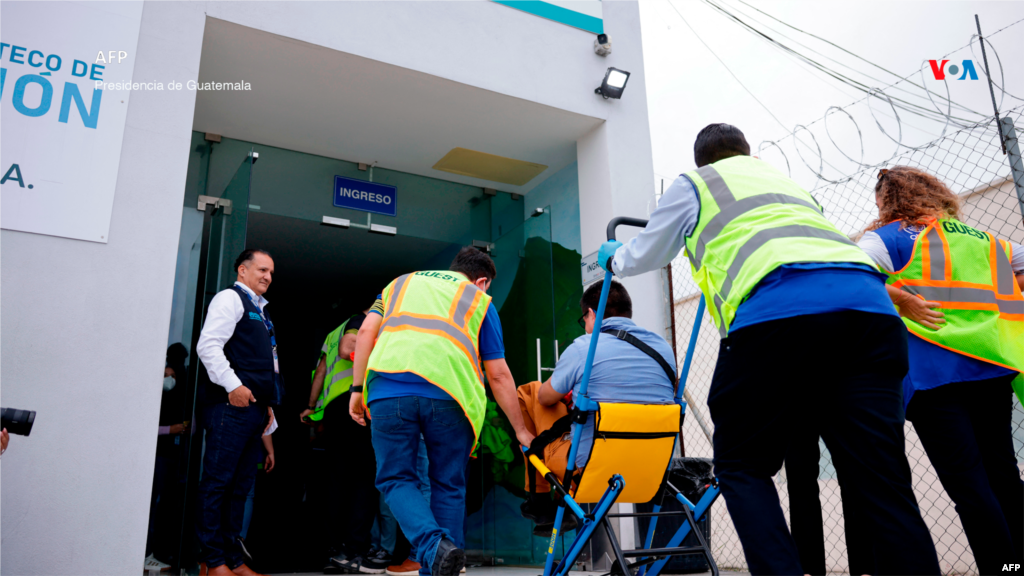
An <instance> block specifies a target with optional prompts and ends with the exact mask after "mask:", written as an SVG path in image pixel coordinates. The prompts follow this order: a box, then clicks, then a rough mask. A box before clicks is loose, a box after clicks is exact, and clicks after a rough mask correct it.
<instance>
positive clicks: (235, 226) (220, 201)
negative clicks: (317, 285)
mask: <svg viewBox="0 0 1024 576" xmlns="http://www.w3.org/2000/svg"><path fill="white" fill-rule="evenodd" d="M257 158H258V156H257V155H256V154H255V153H254V152H253V151H252V150H250V151H249V154H248V156H246V157H245V158H243V159H242V160H241V164H240V165H239V166H238V168H237V170H235V173H234V175H233V176H232V178H231V179H230V180H229V181H228V182H227V184H226V185H225V186H224V187H223V189H221V190H220V191H219V192H218V193H216V194H212V195H205V196H200V197H199V202H200V206H201V208H202V209H203V231H202V233H201V234H200V241H201V244H200V250H199V267H198V274H197V277H196V278H195V286H196V287H197V288H196V292H197V294H196V298H195V309H194V311H193V321H192V335H191V336H192V340H191V346H190V347H189V350H190V351H192V355H191V358H190V362H189V367H188V379H187V386H188V388H187V396H186V398H187V399H186V407H185V410H186V414H187V415H188V418H189V421H190V424H191V426H190V432H191V433H190V434H186V435H184V436H183V441H182V443H181V465H180V467H181V470H180V474H179V475H180V478H181V479H182V482H183V484H184V485H183V486H182V491H183V499H182V501H181V503H182V505H181V509H180V514H181V516H180V526H181V530H180V531H179V538H178V558H179V559H180V562H179V563H180V567H181V568H182V569H184V570H185V571H187V572H188V573H189V574H192V573H198V564H197V561H196V551H197V550H196V541H195V496H196V490H197V488H198V486H199V479H200V475H201V474H202V455H203V448H204V440H203V426H202V422H201V421H199V419H198V418H197V416H201V414H202V402H203V400H202V391H201V390H198V389H197V382H198V376H199V359H198V357H197V355H196V354H195V352H194V351H195V349H196V346H197V344H198V342H199V333H200V331H201V330H202V326H203V320H204V319H205V317H206V309H207V307H208V306H209V305H210V301H211V300H212V299H213V297H214V296H215V295H216V294H217V292H219V291H221V290H224V289H225V288H228V287H230V286H231V285H232V284H233V283H234V282H235V278H236V276H237V275H236V273H235V271H234V270H233V265H234V262H235V259H236V258H237V257H238V255H239V254H240V253H241V252H242V250H244V249H245V233H246V227H247V224H248V214H249V191H250V188H251V184H252V172H253V164H254V163H255V161H256V159H257ZM190 280H192V279H190Z"/></svg>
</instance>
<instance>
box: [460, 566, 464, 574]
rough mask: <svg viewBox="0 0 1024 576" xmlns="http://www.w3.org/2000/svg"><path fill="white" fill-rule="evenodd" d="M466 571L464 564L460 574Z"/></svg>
mask: <svg viewBox="0 0 1024 576" xmlns="http://www.w3.org/2000/svg"><path fill="white" fill-rule="evenodd" d="M465 573H466V567H465V566H463V567H462V570H459V574H465Z"/></svg>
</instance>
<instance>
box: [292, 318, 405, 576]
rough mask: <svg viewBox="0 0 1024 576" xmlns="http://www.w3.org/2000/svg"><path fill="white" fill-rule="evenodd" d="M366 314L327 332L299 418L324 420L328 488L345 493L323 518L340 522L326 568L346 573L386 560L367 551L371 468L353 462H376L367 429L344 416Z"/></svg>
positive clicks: (379, 570) (372, 507) (373, 498)
mask: <svg viewBox="0 0 1024 576" xmlns="http://www.w3.org/2000/svg"><path fill="white" fill-rule="evenodd" d="M365 317H366V315H365V314H364V313H359V314H356V315H355V316H352V317H351V318H349V319H348V320H346V321H345V322H344V323H343V324H342V325H341V326H338V327H337V328H335V329H334V330H333V331H331V333H330V334H328V335H327V338H326V339H325V340H324V346H323V349H322V350H321V353H320V360H319V362H318V363H317V368H316V371H315V372H314V373H313V386H312V388H311V389H310V392H309V406H308V407H307V408H306V409H305V410H303V411H302V412H301V413H300V414H299V418H300V419H301V420H302V421H303V422H305V423H307V424H313V423H315V422H317V421H321V420H322V421H323V423H324V446H325V447H326V449H327V457H328V462H329V464H328V466H329V467H330V471H331V474H330V477H331V482H332V485H331V490H332V493H336V494H344V497H343V498H337V499H334V500H332V501H331V502H329V503H328V506H329V507H328V509H327V512H328V514H327V517H328V518H331V519H332V520H333V521H334V522H338V523H339V524H340V526H339V527H338V528H339V529H338V530H336V531H335V532H334V533H335V534H336V535H337V537H338V541H336V542H330V543H329V544H330V545H331V551H330V552H329V554H328V556H329V559H328V560H327V562H326V564H325V565H324V569H325V570H329V571H336V570H341V571H342V572H346V573H350V574H360V573H361V574H383V573H384V571H385V570H386V569H387V566H388V564H389V562H387V561H381V560H380V559H378V558H375V557H374V555H373V554H372V553H371V552H370V540H371V538H370V532H371V530H372V528H373V520H374V517H376V515H377V510H378V508H379V502H380V500H379V498H380V495H379V492H378V491H377V488H376V487H375V486H374V485H373V468H372V467H368V466H352V462H370V463H373V462H374V459H375V456H374V453H373V445H372V444H371V442H370V431H369V430H367V429H366V428H364V427H362V426H358V425H356V423H355V422H353V421H352V419H351V418H350V417H349V416H348V398H349V387H350V386H351V384H352V360H351V359H350V356H351V354H352V353H353V352H355V348H356V334H357V333H358V332H359V327H360V326H361V325H362V323H363V320H364V319H365Z"/></svg>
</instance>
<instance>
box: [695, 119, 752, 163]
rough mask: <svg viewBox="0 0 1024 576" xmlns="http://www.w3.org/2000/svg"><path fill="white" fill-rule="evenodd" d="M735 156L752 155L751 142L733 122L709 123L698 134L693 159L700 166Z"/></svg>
mask: <svg viewBox="0 0 1024 576" xmlns="http://www.w3.org/2000/svg"><path fill="white" fill-rule="evenodd" d="M733 156H750V144H747V139H746V138H745V137H744V136H743V132H740V129H739V128H737V127H735V126H733V125H732V124H708V125H707V126H705V127H704V129H703V130H701V131H700V132H699V133H698V134H697V140H696V141H695V142H694V143H693V160H694V161H695V162H697V167H698V168H700V167H701V166H707V165H708V164H714V163H715V162H718V161H719V160H724V159H726V158H731V157H733Z"/></svg>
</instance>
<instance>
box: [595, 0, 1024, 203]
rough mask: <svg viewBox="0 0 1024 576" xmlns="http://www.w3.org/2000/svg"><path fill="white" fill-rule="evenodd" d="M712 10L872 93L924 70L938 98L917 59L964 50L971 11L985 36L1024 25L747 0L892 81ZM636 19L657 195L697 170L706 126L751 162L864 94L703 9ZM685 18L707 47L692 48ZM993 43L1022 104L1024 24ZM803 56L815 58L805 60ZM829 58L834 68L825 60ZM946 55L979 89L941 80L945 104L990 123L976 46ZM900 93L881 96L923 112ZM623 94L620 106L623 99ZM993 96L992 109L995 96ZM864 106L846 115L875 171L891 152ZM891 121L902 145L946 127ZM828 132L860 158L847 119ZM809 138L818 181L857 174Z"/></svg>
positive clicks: (1006, 11) (808, 177) (932, 11)
mask: <svg viewBox="0 0 1024 576" xmlns="http://www.w3.org/2000/svg"><path fill="white" fill-rule="evenodd" d="M712 1H714V2H716V3H717V4H719V5H721V6H723V7H724V8H726V9H727V10H729V11H730V12H732V13H734V14H736V15H737V16H739V17H740V18H742V19H744V20H747V21H748V22H750V23H751V24H753V25H754V26H756V27H758V28H759V29H761V30H763V31H764V32H765V33H767V34H769V35H771V36H773V37H774V38H776V39H778V40H779V41H780V42H782V43H785V44H787V45H788V46H790V47H792V48H793V49H795V50H798V51H800V52H802V53H805V54H807V55H809V56H811V57H813V58H815V59H816V60H818V61H819V62H821V63H823V64H825V65H827V66H828V67H830V68H832V69H834V70H837V71H841V72H843V73H845V74H847V75H849V76H852V77H854V78H856V79H858V80H860V81H862V82H863V83H865V84H867V85H869V86H871V87H876V86H877V87H886V86H888V85H890V84H892V83H893V82H896V81H897V80H899V77H900V76H905V75H908V74H912V73H913V74H914V76H913V77H912V78H911V80H912V81H913V82H914V83H917V84H920V83H921V82H922V80H921V76H920V75H919V74H918V73H917V72H916V70H918V69H919V68H920V67H921V66H922V64H924V66H925V69H924V73H925V76H924V81H925V82H926V83H927V84H926V85H927V86H928V87H929V88H931V89H933V90H935V91H936V92H939V93H940V94H943V95H945V93H946V92H945V91H946V87H945V85H944V84H943V82H941V81H937V80H935V79H934V77H933V76H932V74H931V72H930V68H928V67H927V66H928V65H927V63H925V62H924V61H925V60H928V59H939V58H941V57H942V56H943V55H945V54H948V53H950V52H953V51H954V50H957V49H958V48H961V47H962V46H965V45H967V44H968V42H970V40H971V35H972V34H975V33H976V28H975V23H974V15H975V14H978V15H979V16H980V18H981V25H982V31H983V32H984V33H985V34H986V35H988V34H991V33H994V32H996V31H997V30H999V29H1000V28H1003V27H1004V26H1007V25H1009V24H1011V23H1013V22H1016V21H1018V20H1022V19H1024V2H1019V1H1017V2H1013V1H1007V2H823V1H815V2H811V1H804V2H793V1H758V2H756V3H755V2H753V1H751V0H748V2H750V4H754V5H755V6H756V7H757V8H759V9H760V10H762V11H763V12H765V13H767V14H769V15H771V16H773V17H775V18H778V19H779V20H781V21H782V22H785V23H786V24H789V25H792V26H794V27H796V28H799V29H802V30H804V31H807V32H810V33H813V34H816V35H818V36H821V37H823V38H825V39H827V40H829V41H831V42H834V43H835V44H837V45H839V46H841V47H843V48H845V49H847V50H849V51H850V52H853V53H854V54H856V55H858V56H860V57H862V58H864V59H865V60H868V61H870V62H871V63H874V64H877V65H879V66H881V67H883V68H886V69H888V70H891V71H893V72H895V73H896V74H897V75H893V74H889V73H887V72H884V71H882V70H879V69H878V68H874V67H873V66H871V64H869V63H868V62H864V61H862V60H858V59H857V58H855V57H854V56H851V55H849V54H845V53H843V52H841V51H840V50H837V49H836V48H834V47H831V46H829V45H827V44H826V43H824V42H822V41H820V40H817V39H814V38H812V37H810V36H808V35H805V34H802V33H801V32H798V31H796V30H794V29H792V28H788V27H787V26H786V25H785V24H781V23H779V22H778V21H775V20H772V19H771V18H770V17H769V16H767V15H765V14H763V13H760V12H758V11H756V10H755V9H753V8H751V7H750V6H748V5H745V4H744V3H743V2H741V1H740V0H712ZM673 7H674V8H675V9H673ZM676 10H678V12H679V13H681V14H682V17H680V14H678V13H677V12H676ZM640 16H641V26H642V32H643V49H644V60H645V70H646V75H647V95H648V106H649V115H650V122H651V139H652V143H653V149H654V171H655V173H656V177H655V185H656V186H658V184H659V179H660V178H665V180H666V183H665V186H666V187H667V186H668V184H669V182H670V181H671V179H672V178H674V177H675V176H677V175H678V174H679V173H681V172H683V171H686V170H690V169H692V168H693V167H694V164H693V140H694V137H695V136H696V134H697V132H698V131H699V130H700V129H701V128H703V127H704V126H705V125H707V124H709V123H712V122H728V123H730V124H734V125H736V126H738V127H740V129H742V130H743V131H744V133H745V134H746V136H747V140H748V141H749V142H750V144H751V147H752V148H753V149H754V153H755V154H756V153H757V152H756V149H757V147H758V145H759V144H760V143H761V142H762V141H764V140H779V139H781V138H784V137H786V136H787V134H788V133H789V132H790V131H792V130H793V127H794V126H796V125H798V124H803V125H809V124H811V123H812V122H814V121H815V120H819V119H820V118H821V117H822V116H823V115H824V113H825V112H826V110H827V109H828V108H829V106H846V105H848V104H850V103H852V102H854V101H855V100H860V99H862V98H863V97H864V96H865V94H864V93H863V92H859V91H858V90H856V89H855V88H853V87H850V86H846V85H843V84H841V83H840V82H839V81H837V80H834V79H832V78H829V77H828V76H826V75H825V74H824V73H822V72H818V71H814V70H813V69H812V68H811V67H810V66H809V65H807V64H805V63H802V62H799V61H798V60H797V59H795V58H794V57H792V56H789V55H787V54H785V53H784V52H782V51H780V50H778V49H777V48H775V47H773V46H771V45H770V44H768V43H767V42H765V41H764V40H762V39H760V38H758V37H756V36H755V35H753V34H752V33H750V32H748V31H747V30H746V29H744V28H743V27H741V26H740V25H739V24H737V23H735V22H733V21H731V20H729V19H728V18H727V17H726V16H724V15H722V14H721V13H720V12H718V11H716V10H715V9H713V8H712V7H711V6H709V5H708V4H707V3H705V2H704V1H701V0H672V1H671V2H670V1H669V0H643V1H642V2H641V3H640ZM683 18H685V20H686V22H688V23H689V25H690V26H692V27H693V29H694V30H695V31H696V34H698V35H699V36H700V38H701V39H703V41H704V42H706V43H707V45H708V47H705V46H704V45H703V44H702V43H701V41H700V40H698V38H697V36H696V35H695V33H694V31H693V30H691V29H690V28H689V27H687V24H686V23H684V20H683ZM770 28H771V29H774V31H773V30H771V29H770ZM783 36H785V37H783ZM786 37H788V38H786ZM612 41H613V42H614V38H613V39H612ZM991 42H992V44H993V45H994V47H995V49H996V51H997V52H998V54H999V56H1000V57H1001V58H1002V63H1003V69H1004V71H1005V72H1006V75H1007V78H1006V84H1005V86H1006V90H1007V91H1008V92H1010V93H1012V94H1015V95H1017V96H1020V97H1021V98H1024V61H1021V57H1022V55H1024V22H1020V23H1019V24H1016V25H1014V26H1012V27H1010V28H1008V29H1006V30H1004V31H1002V32H999V33H998V34H994V35H993V36H992V38H991ZM798 43H800V44H804V45H806V47H804V46H800V45H799V44H798ZM709 47H710V50H709ZM810 49H814V50H816V51H818V52H820V53H822V54H823V55H824V56H822V55H819V54H814V53H813V52H812V51H811V50H810ZM712 51H714V54H717V55H718V57H719V58H721V59H722V60H723V61H724V63H725V66H728V67H729V68H730V69H731V70H732V72H733V73H734V74H735V75H736V76H737V77H738V79H739V81H740V82H742V83H743V84H744V85H746V87H747V88H748V89H749V90H750V91H751V92H753V94H754V95H755V96H756V97H757V99H759V100H760V101H761V102H762V103H763V104H764V106H765V107H767V108H768V109H769V110H771V112H772V113H774V115H775V116H777V117H778V119H779V120H780V121H781V125H780V123H779V122H777V121H776V120H775V119H773V118H772V117H771V116H770V115H769V114H768V112H766V111H765V108H764V107H762V106H761V105H760V104H758V103H757V101H755V99H754V98H753V97H752V96H751V95H750V94H748V93H747V92H746V91H745V90H744V89H743V88H742V87H741V86H740V84H739V83H738V82H737V80H736V79H734V78H733V77H732V76H731V75H730V73H729V72H728V71H727V70H726V68H725V66H723V64H722V63H721V62H719V61H718V60H717V59H716V58H715V56H714V55H713V54H712ZM826 56H827V57H828V58H832V59H834V60H835V61H831V60H828V59H827V58H826ZM988 57H989V64H990V66H991V67H992V69H993V75H994V77H995V78H996V80H997V81H998V79H999V73H998V69H997V64H996V61H995V56H994V55H993V54H992V53H991V52H990V53H989V54H988ZM947 58H948V59H950V60H951V63H955V64H958V65H961V61H962V60H964V59H972V60H974V61H975V65H976V67H977V70H978V74H979V80H978V81H969V80H964V81H956V80H953V81H950V82H948V86H949V90H950V94H951V98H952V100H954V101H955V102H957V103H959V104H962V105H963V106H966V107H967V108H970V109H972V110H974V111H977V112H980V113H981V114H985V115H991V114H992V101H991V97H990V96H989V92H988V85H987V83H986V82H985V76H984V71H983V64H982V57H981V52H980V49H979V45H978V43H977V41H975V42H974V55H973V56H972V55H971V50H970V48H963V49H961V50H958V51H956V52H954V53H953V54H952V55H950V56H947ZM836 61H837V62H838V63H837V62H836ZM843 65H845V66H848V67H849V68H846V67H844V66H843ZM851 69H852V70H851ZM855 71H856V72H855ZM865 74H868V75H870V76H872V77H874V78H875V79H870V78H868V77H867V76H865ZM899 87H901V88H907V89H909V90H911V91H912V92H914V94H907V93H904V92H900V91H899V90H897V89H888V90H887V91H886V92H887V93H888V94H890V95H891V96H901V97H904V98H908V99H911V100H913V101H915V102H917V103H919V104H921V105H923V106H931V104H930V103H929V102H928V100H926V99H924V98H925V93H924V91H922V90H920V89H918V88H915V87H913V86H911V85H910V84H909V82H903V83H901V84H900V85H899ZM625 97H627V98H628V97H629V95H628V91H627V93H626V95H625ZM996 97H997V101H998V99H999V98H1000V95H999V92H998V91H997V94H996ZM871 100H872V101H871V102H870V104H871V107H872V109H873V110H874V111H875V112H876V114H877V115H878V119H879V121H881V123H882V125H883V126H884V127H885V128H886V130H888V131H891V133H892V134H893V135H895V134H896V133H897V130H898V127H897V124H896V121H895V120H894V119H893V118H892V111H891V109H889V107H888V104H886V103H885V102H884V101H882V100H880V99H875V98H873V99H871ZM936 101H937V103H939V104H940V106H942V104H943V102H941V101H940V100H938V99H936ZM867 105H868V104H867V103H865V102H862V103H860V104H856V105H854V106H851V107H849V108H847V109H846V110H847V111H848V112H850V114H851V115H852V116H853V117H854V118H855V119H856V120H857V122H858V124H859V126H860V129H861V131H862V134H863V138H864V148H865V151H864V152H865V154H864V157H865V163H869V162H878V161H882V160H885V159H886V158H888V157H890V156H891V155H892V154H893V152H894V151H895V150H896V144H895V143H894V142H893V141H891V140H889V139H887V138H886V137H885V136H884V135H883V134H882V133H881V132H880V131H879V130H878V128H877V127H876V126H875V124H874V120H873V119H872V117H871V115H870V113H871V111H870V110H869V109H868V107H867ZM1021 105H1024V100H1019V99H1014V98H1011V97H1010V96H1006V97H1005V98H1004V99H1003V103H1002V109H1010V108H1014V107H1018V106H1021ZM943 109H944V107H943ZM958 114H960V115H961V116H963V117H967V118H971V119H979V118H980V116H978V115H975V114H971V113H968V112H963V111H961V112H958ZM900 118H901V120H903V132H904V141H905V142H907V143H908V144H910V145H918V144H922V143H924V142H927V141H930V140H932V139H934V138H935V137H937V136H938V135H939V133H940V132H941V131H942V128H943V124H942V123H941V122H935V121H932V120H928V119H925V118H921V117H919V116H914V115H910V114H906V113H903V112H902V111H900ZM828 129H829V130H830V131H831V133H832V135H833V137H834V138H835V140H836V141H837V143H838V144H839V145H840V146H842V148H843V150H844V151H845V152H846V154H848V155H850V156H852V157H854V158H855V159H858V160H859V159H860V144H859V140H858V138H857V135H856V130H855V129H854V127H853V123H852V122H850V120H849V119H848V118H846V117H845V116H843V115H841V114H835V113H833V114H831V115H830V116H829V119H828ZM811 130H812V132H814V134H815V137H816V139H817V142H818V144H819V145H820V146H821V148H822V151H823V154H824V158H825V160H826V161H827V162H828V163H830V164H832V165H833V166H834V167H835V168H834V169H833V168H830V167H829V166H827V165H826V166H825V168H824V170H825V174H826V175H829V176H837V175H839V174H840V171H842V173H843V174H845V173H849V172H853V171H855V170H856V166H855V165H854V164H853V163H852V162H850V161H848V160H846V159H844V158H843V156H842V155H840V153H839V152H838V151H837V150H836V148H835V146H834V145H833V144H832V142H830V141H829V139H828V137H827V135H826V134H825V132H824V124H823V123H822V122H818V123H817V124H814V125H812V126H811ZM952 130H953V128H952V127H951V128H950V131H952ZM1017 130H1018V134H1021V133H1024V126H1018V127H1017ZM800 136H801V141H803V142H806V143H807V145H808V146H811V147H813V144H812V143H811V139H810V138H809V137H808V136H807V135H806V133H800ZM792 142H793V138H792V137H790V138H787V139H786V140H784V141H783V148H784V149H785V150H786V153H787V155H788V158H789V163H790V166H791V169H792V175H793V177H794V178H795V179H796V180H797V181H798V182H800V183H801V184H802V185H803V186H805V187H807V188H809V189H810V188H813V187H814V185H815V183H816V181H817V178H816V177H815V176H814V175H813V173H811V172H810V171H809V170H807V169H806V168H805V167H804V166H803V164H802V163H801V161H800V159H799V158H798V157H796V156H795V153H794V151H793V147H792ZM803 150H804V152H805V158H806V159H807V161H808V162H809V163H812V164H815V165H816V163H817V157H816V156H815V155H814V154H813V153H812V152H810V150H809V149H807V148H805V149H803ZM763 157H764V159H765V160H767V161H770V162H772V163H773V164H777V165H778V167H779V168H780V169H783V170H785V166H784V160H782V157H781V155H779V154H778V153H776V152H775V151H774V150H766V151H765V153H764V154H763Z"/></svg>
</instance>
